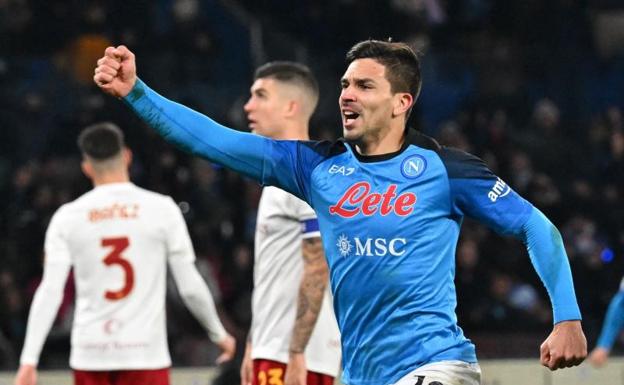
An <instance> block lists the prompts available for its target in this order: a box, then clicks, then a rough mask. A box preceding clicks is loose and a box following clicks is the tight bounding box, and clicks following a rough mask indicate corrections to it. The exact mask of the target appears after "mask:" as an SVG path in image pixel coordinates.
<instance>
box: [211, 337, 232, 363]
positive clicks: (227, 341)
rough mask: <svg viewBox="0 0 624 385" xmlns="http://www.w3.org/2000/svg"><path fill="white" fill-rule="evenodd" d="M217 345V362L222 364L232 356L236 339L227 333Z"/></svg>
mask: <svg viewBox="0 0 624 385" xmlns="http://www.w3.org/2000/svg"><path fill="white" fill-rule="evenodd" d="M217 345H218V346H219V347H220V348H221V355H220V356H219V357H217V361H216V362H217V364H222V363H224V362H227V361H230V360H231V359H232V358H234V354H235V353H236V340H235V339H234V337H232V336H231V335H229V334H228V335H227V336H225V338H224V339H223V340H222V341H221V342H219V343H218V344H217Z"/></svg>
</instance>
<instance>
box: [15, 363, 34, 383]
mask: <svg viewBox="0 0 624 385" xmlns="http://www.w3.org/2000/svg"><path fill="white" fill-rule="evenodd" d="M36 383H37V368H36V367H34V366H33V365H20V368H19V370H18V371H17V375H16V376H15V385H35V384H36Z"/></svg>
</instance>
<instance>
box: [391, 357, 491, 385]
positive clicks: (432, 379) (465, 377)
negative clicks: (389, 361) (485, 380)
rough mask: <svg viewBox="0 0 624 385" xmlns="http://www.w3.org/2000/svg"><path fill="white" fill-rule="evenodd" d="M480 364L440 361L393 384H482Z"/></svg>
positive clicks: (414, 371) (412, 372)
mask: <svg viewBox="0 0 624 385" xmlns="http://www.w3.org/2000/svg"><path fill="white" fill-rule="evenodd" d="M480 384H481V368H480V367H479V364H477V363H474V364H471V363H468V362H464V361H440V362H434V363H431V364H427V365H423V366H421V367H420V368H418V369H415V370H412V371H411V372H409V373H408V374H407V375H406V376H405V377H403V378H401V379H400V380H399V381H397V382H396V383H394V384H393V385H480Z"/></svg>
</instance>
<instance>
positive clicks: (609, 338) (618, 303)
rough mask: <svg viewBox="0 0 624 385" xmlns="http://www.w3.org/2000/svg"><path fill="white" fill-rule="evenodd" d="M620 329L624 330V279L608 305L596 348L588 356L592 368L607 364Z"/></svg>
mask: <svg viewBox="0 0 624 385" xmlns="http://www.w3.org/2000/svg"><path fill="white" fill-rule="evenodd" d="M622 328H624V279H622V283H621V284H620V290H619V291H618V292H617V293H616V294H615V295H614V296H613V298H612V299H611V302H610V303H609V308H608V309H607V315H606V316H605V319H604V322H603V324H602V331H601V332H600V337H598V342H597V343H596V347H595V348H594V350H592V352H591V354H590V355H589V362H590V363H591V364H592V365H593V366H595V367H597V368H599V367H601V366H603V365H604V364H606V363H607V360H608V359H609V353H610V352H611V348H612V347H613V344H614V343H615V340H616V338H617V337H618V335H619V334H620V332H621V331H622Z"/></svg>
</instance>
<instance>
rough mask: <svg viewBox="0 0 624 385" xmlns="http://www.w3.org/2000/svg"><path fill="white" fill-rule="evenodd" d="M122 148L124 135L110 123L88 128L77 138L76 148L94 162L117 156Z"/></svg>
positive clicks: (97, 124)
mask: <svg viewBox="0 0 624 385" xmlns="http://www.w3.org/2000/svg"><path fill="white" fill-rule="evenodd" d="M123 147H124V134H123V132H122V131H121V130H120V129H119V127H117V126H116V125H115V124H113V123H110V122H104V123H96V124H93V125H91V126H88V127H87V128H85V129H84V130H82V132H81V133H80V135H79V136H78V148H80V151H81V152H82V154H83V155H85V156H88V157H89V158H91V159H94V160H106V159H110V158H112V157H114V156H116V155H118V154H119V153H120V152H121V150H122V149H123Z"/></svg>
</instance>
